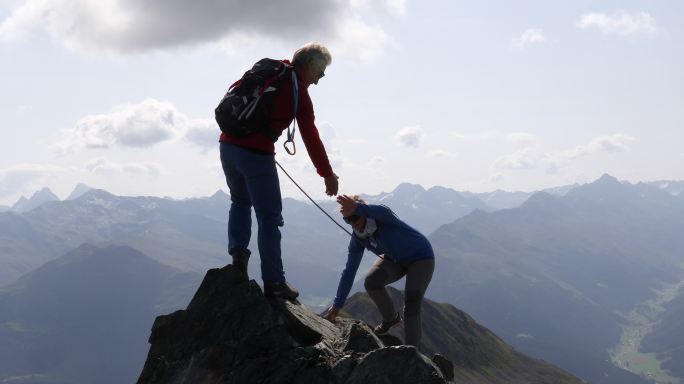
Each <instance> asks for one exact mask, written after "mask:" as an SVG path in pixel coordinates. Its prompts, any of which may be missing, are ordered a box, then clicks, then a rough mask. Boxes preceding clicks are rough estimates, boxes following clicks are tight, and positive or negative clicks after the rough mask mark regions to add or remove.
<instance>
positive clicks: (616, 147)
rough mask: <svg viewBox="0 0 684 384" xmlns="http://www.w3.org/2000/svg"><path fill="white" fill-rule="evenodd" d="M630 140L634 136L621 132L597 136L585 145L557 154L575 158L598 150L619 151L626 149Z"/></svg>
mask: <svg viewBox="0 0 684 384" xmlns="http://www.w3.org/2000/svg"><path fill="white" fill-rule="evenodd" d="M630 141H634V138H633V137H631V136H627V135H623V134H615V135H606V136H598V137H595V138H593V139H592V140H591V141H590V142H589V143H588V144H586V145H578V146H576V147H575V148H573V149H570V150H567V151H563V152H561V153H560V154H559V156H560V157H564V158H567V159H576V158H578V157H582V156H586V155H591V154H594V153H598V152H621V151H625V150H627V143H629V142H630Z"/></svg>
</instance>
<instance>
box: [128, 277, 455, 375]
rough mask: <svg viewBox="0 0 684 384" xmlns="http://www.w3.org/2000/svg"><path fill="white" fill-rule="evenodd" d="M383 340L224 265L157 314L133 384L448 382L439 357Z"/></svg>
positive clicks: (358, 323) (445, 362) (446, 368)
mask: <svg viewBox="0 0 684 384" xmlns="http://www.w3.org/2000/svg"><path fill="white" fill-rule="evenodd" d="M383 339H384V341H383V340H381V339H380V338H378V337H377V336H375V335H374V334H373V332H372V331H371V329H370V328H369V327H368V325H366V324H365V323H363V322H361V321H359V320H353V319H341V320H340V321H339V323H338V324H332V323H330V322H328V321H327V320H324V319H323V318H321V317H320V316H319V315H317V314H315V313H314V312H312V311H311V310H310V309H309V308H307V307H305V306H303V305H301V304H299V303H292V302H289V301H284V300H273V299H267V298H266V297H264V295H263V292H262V290H261V288H260V287H259V285H258V284H257V283H256V282H255V281H254V280H251V281H247V279H245V278H244V277H243V276H242V275H241V274H240V272H239V271H237V270H236V269H235V268H233V267H232V266H231V265H228V266H226V267H223V268H221V269H212V270H209V271H208V272H207V274H206V276H205V278H204V281H203V282H202V284H201V286H200V288H199V289H198V290H197V293H196V294H195V296H194V298H193V299H192V301H191V302H190V304H189V305H188V307H187V309H185V310H180V311H176V312H174V313H172V314H169V315H164V316H159V317H157V319H156V320H155V322H154V325H153V327H152V334H151V336H150V338H149V342H150V344H151V346H150V351H149V354H148V357H147V361H146V362H145V366H144V368H143V371H142V373H141V375H140V377H139V379H138V384H156V383H165V384H169V383H173V384H176V383H178V384H180V383H221V384H224V383H225V384H233V383H234V384H237V383H271V384H278V383H283V384H285V383H288V384H296V383H306V384H318V383H320V384H357V383H359V384H360V383H364V384H372V383H387V382H391V383H393V384H402V383H407V384H408V383H425V384H439V383H446V382H447V379H448V378H451V377H453V366H452V365H451V363H450V362H449V361H448V360H446V359H444V358H443V357H440V356H439V355H436V356H435V357H434V358H433V360H434V361H433V360H431V359H429V358H428V357H426V356H425V355H423V354H421V353H420V352H419V351H418V350H417V349H416V348H414V347H411V346H403V345H396V344H399V343H400V341H398V340H397V339H396V338H395V337H387V338H385V337H383ZM440 367H441V369H440ZM442 370H444V373H442ZM445 376H446V377H447V378H446V379H445ZM388 380H389V381H388Z"/></svg>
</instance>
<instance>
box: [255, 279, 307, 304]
mask: <svg viewBox="0 0 684 384" xmlns="http://www.w3.org/2000/svg"><path fill="white" fill-rule="evenodd" d="M264 296H266V297H275V298H283V299H286V300H294V299H296V298H297V297H298V296H299V291H298V290H297V288H295V287H293V286H291V285H290V284H288V283H287V281H283V282H280V281H264Z"/></svg>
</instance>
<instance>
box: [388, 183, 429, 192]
mask: <svg viewBox="0 0 684 384" xmlns="http://www.w3.org/2000/svg"><path fill="white" fill-rule="evenodd" d="M392 192H393V193H421V192H425V188H423V186H422V185H420V184H411V183H401V184H399V185H397V187H396V188H394V191H392Z"/></svg>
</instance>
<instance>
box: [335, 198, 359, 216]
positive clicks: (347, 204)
mask: <svg viewBox="0 0 684 384" xmlns="http://www.w3.org/2000/svg"><path fill="white" fill-rule="evenodd" d="M337 202H338V203H339V204H340V213H342V216H343V217H348V216H351V215H352V214H353V213H354V212H355V211H356V207H357V206H358V203H357V202H356V201H354V199H352V198H351V197H350V196H347V195H340V196H337Z"/></svg>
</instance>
